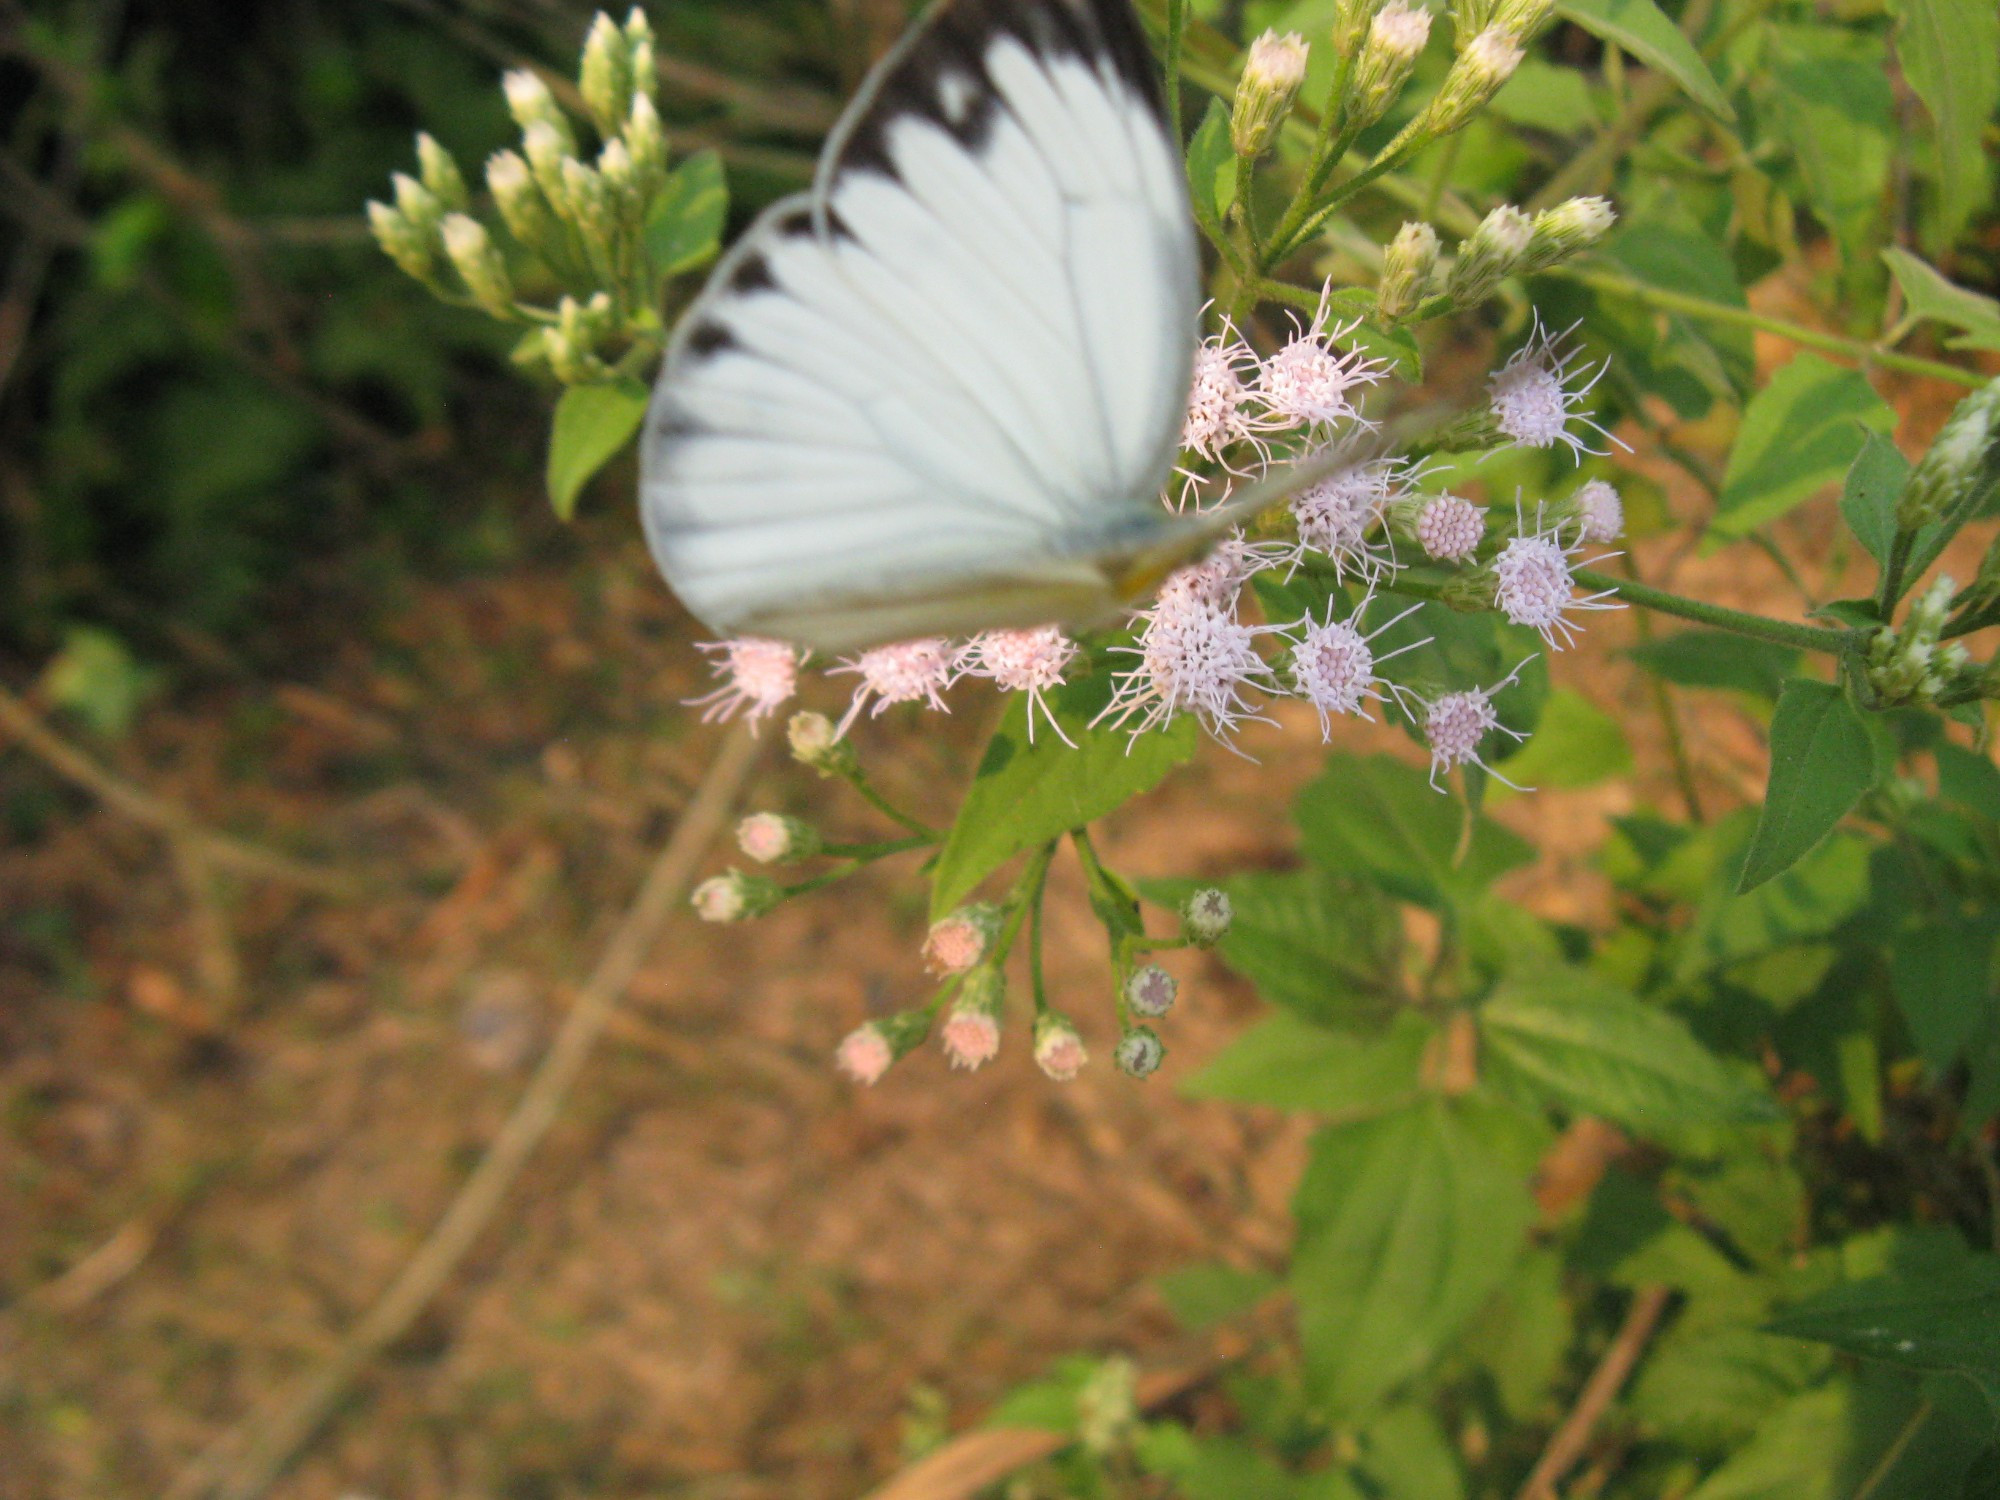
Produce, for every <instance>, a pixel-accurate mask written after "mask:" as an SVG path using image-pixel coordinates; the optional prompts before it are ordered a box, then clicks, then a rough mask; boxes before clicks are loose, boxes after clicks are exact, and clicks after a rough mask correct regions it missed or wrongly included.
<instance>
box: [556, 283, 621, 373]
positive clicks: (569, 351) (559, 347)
mask: <svg viewBox="0 0 2000 1500" xmlns="http://www.w3.org/2000/svg"><path fill="white" fill-rule="evenodd" d="M610 307H611V302H610V298H608V297H607V296H605V294H604V293H602V292H599V293H598V294H597V295H596V296H594V297H592V298H591V299H590V301H589V302H578V301H577V300H576V298H574V297H565V298H563V299H562V301H561V302H559V303H557V304H556V326H555V327H553V328H550V329H547V330H545V331H544V333H543V338H544V340H545V342H546V343H547V345H548V355H549V368H550V369H551V370H552V371H554V372H555V377H556V379H558V380H560V381H561V382H562V383H563V384H564V385H589V384H591V383H593V382H595V381H599V380H603V379H605V378H607V377H608V376H609V375H610V373H611V372H610V371H609V369H607V368H606V366H605V364H604V361H603V360H601V359H599V358H598V357H597V345H598V342H599V341H600V340H601V339H602V337H603V335H604V331H605V326H606V324H607V323H608V322H609V321H610Z"/></svg>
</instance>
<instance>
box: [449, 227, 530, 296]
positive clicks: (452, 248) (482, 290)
mask: <svg viewBox="0 0 2000 1500" xmlns="http://www.w3.org/2000/svg"><path fill="white" fill-rule="evenodd" d="M440 233H442V235H443V236H444V253H445V254H446V255H448V256H450V257H451V263H452V265H454V266H455V267H457V268H458V274H459V276H460V277H461V278H462V279H463V280H464V282H465V285H466V289H467V290H468V291H470V292H471V293H472V297H473V300H474V301H475V302H477V303H478V304H479V305H480V307H482V308H484V309H485V310H486V311H487V312H489V313H491V314H492V315H493V316H494V317H496V318H507V319H511V318H513V316H514V283H513V280H512V279H511V278H510V277H509V276H508V275H507V263H506V262H505V261H504V260H502V259H501V258H500V252H499V250H498V249H496V248H495V247H494V244H493V238H492V236H491V235H489V234H487V232H486V226H485V225H484V224H482V223H480V222H479V221H478V220H477V219H475V218H473V217H472V215H470V214H446V215H445V217H444V223H443V224H442V225H441V226H440Z"/></svg>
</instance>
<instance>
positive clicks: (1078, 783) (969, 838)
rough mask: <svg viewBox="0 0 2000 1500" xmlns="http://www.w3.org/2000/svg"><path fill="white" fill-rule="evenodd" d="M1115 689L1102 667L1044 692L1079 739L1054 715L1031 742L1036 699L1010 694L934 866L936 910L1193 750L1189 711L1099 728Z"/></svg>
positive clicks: (1145, 786)
mask: <svg viewBox="0 0 2000 1500" xmlns="http://www.w3.org/2000/svg"><path fill="white" fill-rule="evenodd" d="M1111 691H1112V687H1111V673H1110V671H1109V669H1104V670H1100V671H1098V672H1095V673H1093V674H1092V675H1090V676H1089V677H1085V678H1081V679H1079V680H1078V681H1076V682H1073V683H1069V684H1066V685H1065V686H1063V687H1061V688H1058V689H1057V690H1056V691H1055V692H1053V693H1051V694H1048V695H1046V698H1045V701H1046V702H1047V703H1048V705H1049V707H1050V708H1051V709H1052V710H1053V711H1054V713H1055V717H1056V721H1057V722H1058V723H1059V724H1061V725H1062V728H1063V733H1064V734H1067V735H1068V736H1069V737H1070V739H1071V740H1072V741H1074V742H1075V745H1076V748H1075V749H1071V748H1070V747H1069V746H1068V745H1065V744H1064V743H1063V742H1062V740H1061V738H1060V737H1058V736H1057V735H1055V734H1052V733H1050V732H1049V729H1048V727H1047V725H1046V724H1044V725H1043V726H1042V730H1041V733H1040V734H1038V735H1037V736H1036V738H1035V740H1034V742H1033V743H1032V744H1031V743H1029V740H1028V700H1027V698H1026V696H1025V695H1022V694H1019V693H1016V694H1013V695H1012V699H1013V701H1012V702H1011V703H1009V705H1008V707H1007V712H1006V715H1005V716H1004V717H1003V718H1002V719H1001V721H1000V727H999V728H998V729H996V730H994V731H993V738H992V739H991V740H989V741H988V742H987V745H986V754H985V756H984V757H983V758H982V759H981V760H980V762H979V772H978V774H977V776H975V777H974V778H973V782H972V787H971V789H970V790H969V791H968V792H967V793H966V796H965V801H964V803H963V804H961V806H960V807H959V810H958V819H957V821H956V822H954V823H953V824H952V825H951V832H950V833H949V834H948V835H947V836H946V838H945V842H944V848H943V850H941V851H940V852H939V854H938V861H937V867H936V869H935V870H934V871H932V874H931V915H932V919H933V920H936V919H937V918H939V917H942V916H943V915H944V914H945V913H946V912H948V911H950V910H951V909H952V908H953V907H954V906H957V905H958V904H959V903H960V902H961V901H963V900H964V899H965V898H966V897H967V896H969V895H971V894H972V892H973V891H974V889H976V888H977V887H978V885H979V882H980V881H982V880H984V879H985V878H986V877H987V876H988V875H991V874H992V873H993V872H994V871H995V870H997V869H998V868H999V867H1000V866H1001V865H1003V864H1005V863H1006V862H1007V861H1008V860H1009V859H1012V858H1013V857H1014V856H1015V855H1016V854H1019V853H1020V852H1021V851H1022V850H1023V849H1028V848H1031V847H1033V846H1034V845H1036V844H1040V843H1044V842H1046V841H1047V840H1049V839H1052V838H1056V837H1058V836H1059V835H1061V834H1063V833H1066V832H1067V831H1068V830H1070V829H1072V828H1080V827H1082V826H1083V825H1084V824H1086V823H1089V822H1091V821H1093V820H1094V819H1097V818H1101V817H1103V816H1105V815H1106V814H1107V813H1112V812H1116V811H1117V810H1118V809H1119V808H1120V807H1122V806H1124V804H1125V803H1126V802H1127V801H1129V800H1130V799H1131V798H1133V797H1136V796H1138V795H1139V793H1141V792H1145V791H1150V790H1151V789H1152V788H1153V787H1155V786H1157V785H1158V784H1159V782H1160V780H1161V778H1163V777H1164V776H1165V775H1166V774H1167V772H1169V771H1171V770H1172V769H1173V768H1174V767H1175V766H1177V765H1179V764H1181V762H1183V761H1185V760H1187V759H1188V758H1189V757H1190V756H1192V755H1193V754H1194V750H1195V723H1194V720H1193V719H1192V718H1189V717H1185V716H1184V717H1182V718H1179V719H1176V720H1175V721H1174V722H1173V723H1171V724H1169V725H1167V726H1166V727H1165V728H1163V729H1157V730H1153V731H1151V732H1149V733H1146V734H1142V735H1140V736H1139V737H1138V738H1137V739H1136V740H1135V739H1133V738H1131V737H1130V736H1129V735H1127V734H1126V733H1125V732H1124V731H1122V730H1118V729H1111V728H1105V727H1099V728H1095V729H1093V728H1092V727H1091V724H1090V721H1091V720H1092V719H1094V718H1096V717H1097V715H1098V713H1099V712H1100V711H1101V710H1102V709H1103V707H1104V705H1105V704H1106V703H1107V702H1109V701H1110V698H1111Z"/></svg>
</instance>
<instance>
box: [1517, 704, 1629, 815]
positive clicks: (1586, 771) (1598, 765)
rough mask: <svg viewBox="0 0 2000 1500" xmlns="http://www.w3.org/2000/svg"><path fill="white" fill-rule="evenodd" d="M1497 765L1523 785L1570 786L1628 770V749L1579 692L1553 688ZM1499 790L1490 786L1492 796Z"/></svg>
mask: <svg viewBox="0 0 2000 1500" xmlns="http://www.w3.org/2000/svg"><path fill="white" fill-rule="evenodd" d="M1500 765H1501V769H1502V770H1503V771H1504V772H1505V774H1506V775H1507V777H1508V778H1509V779H1510V780H1513V781H1518V782H1520V783H1521V785H1523V786H1526V787H1536V788H1543V787H1555V788H1561V789H1574V788H1576V787H1586V786H1595V785H1596V784H1597V783H1598V782H1600V781H1606V780H1609V779H1610V778H1611V777H1613V776H1622V775H1623V774H1624V773H1625V772H1627V771H1629V770H1631V769H1632V749H1631V746H1629V745H1627V744H1626V743H1625V731H1624V730H1623V729H1621V728H1619V726H1618V721H1617V720H1616V719H1614V718H1613V717H1612V716H1611V715H1610V714H1608V713H1606V712H1605V711H1604V710H1603V709H1601V708H1599V707H1598V706H1597V705H1596V704H1594V703H1592V702H1591V701H1590V700H1589V699H1588V698H1586V697H1584V696H1583V694H1581V693H1577V692H1572V691H1571V690H1570V689H1568V688H1557V689H1556V690H1555V691H1553V692H1551V693H1550V694H1549V696H1548V700H1547V701H1546V702H1545V703H1543V704H1542V715H1541V722H1540V723H1539V724H1537V725H1536V726H1535V732H1534V734H1533V735H1531V736H1530V737H1529V739H1528V742H1527V744H1525V745H1523V746H1522V747H1521V748H1520V749H1519V750H1517V751H1515V752H1514V753H1513V754H1512V755H1510V756H1508V757H1507V758H1506V759H1505V760H1504V761H1502V762H1501V763H1500ZM1504 791H1505V788H1500V787H1496V788H1495V789H1494V792H1493V796H1494V798H1495V799H1496V800H1497V799H1498V798H1499V797H1500V796H1501V795H1502V793H1503V792H1504Z"/></svg>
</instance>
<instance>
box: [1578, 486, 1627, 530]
mask: <svg viewBox="0 0 2000 1500" xmlns="http://www.w3.org/2000/svg"><path fill="white" fill-rule="evenodd" d="M1569 498H1570V503H1571V504H1572V505H1573V506H1575V508H1576V520H1577V525H1578V526H1579V527H1580V528H1581V532H1582V537H1583V540H1584V541H1586V542H1595V543H1597V544H1598V545H1600V546H1602V545H1604V544H1605V543H1608V542H1615V541H1617V540H1618V538H1619V537H1621V536H1623V535H1624V534H1625V501H1624V499H1623V497H1621V496H1620V495H1619V493H1618V490H1617V488H1616V487H1615V486H1613V485H1612V484H1611V483H1610V482H1609V481H1608V480H1603V479H1592V480H1590V481H1588V482H1587V483H1585V484H1584V485H1583V486H1582V487H1580V488H1579V489H1578V490H1577V492H1576V493H1575V494H1574V495H1571V496H1570V497H1569Z"/></svg>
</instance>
